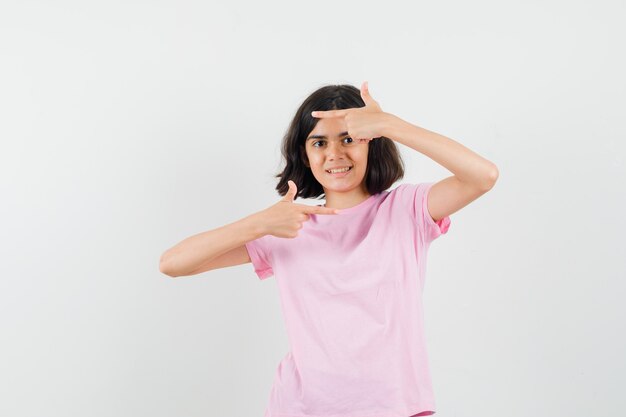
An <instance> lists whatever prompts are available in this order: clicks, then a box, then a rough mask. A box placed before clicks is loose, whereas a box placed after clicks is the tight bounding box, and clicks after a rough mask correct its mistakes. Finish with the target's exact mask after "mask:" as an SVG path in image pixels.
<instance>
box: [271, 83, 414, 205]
mask: <svg viewBox="0 0 626 417" xmlns="http://www.w3.org/2000/svg"><path fill="white" fill-rule="evenodd" d="M364 106H365V102H364V101H363V99H362V98H361V92H360V90H359V89H358V88H356V87H354V86H352V85H349V84H343V85H326V86H323V87H321V88H319V89H317V90H315V91H314V92H313V93H311V95H309V96H308V97H307V98H306V99H305V100H304V102H303V103H302V104H301V105H300V107H299V108H298V110H297V111H296V114H295V115H294V117H293V120H292V121H291V123H290V124H289V127H288V129H287V132H286V133H285V136H284V137H283V140H282V145H281V153H282V156H283V158H284V160H285V162H286V164H285V168H284V169H283V171H282V172H281V173H279V174H277V175H275V177H276V178H280V180H279V181H278V184H277V185H276V190H277V191H278V193H279V194H280V195H282V196H284V195H285V194H287V191H289V184H288V183H287V181H289V180H292V181H293V182H295V183H296V185H297V186H298V193H297V197H300V198H322V197H325V196H324V188H323V187H322V184H320V183H319V182H318V181H317V179H315V176H313V172H312V171H311V168H310V166H309V161H308V158H307V155H306V150H305V144H306V138H307V136H308V135H309V133H311V131H312V130H313V129H314V128H315V125H316V124H317V122H318V121H319V120H320V119H317V118H315V117H313V116H311V112H312V111H316V110H322V111H325V110H341V109H349V108H354V107H364ZM353 139H354V138H353ZM368 146H369V149H368V156H367V169H366V171H365V178H364V181H365V186H366V188H367V191H368V192H369V193H370V194H371V195H374V194H378V193H379V192H381V191H385V190H386V189H388V188H389V187H391V185H393V183H394V182H396V181H397V180H399V179H401V178H403V177H404V162H403V161H402V157H401V156H400V152H399V151H398V147H397V146H396V143H395V142H394V141H393V140H391V139H389V138H387V137H385V136H381V137H379V138H376V139H374V140H371V141H369V143H368Z"/></svg>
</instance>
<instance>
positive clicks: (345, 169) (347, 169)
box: [326, 167, 352, 174]
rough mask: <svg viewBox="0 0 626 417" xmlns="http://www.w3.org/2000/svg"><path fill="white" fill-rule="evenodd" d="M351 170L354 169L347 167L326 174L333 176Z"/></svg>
mask: <svg viewBox="0 0 626 417" xmlns="http://www.w3.org/2000/svg"><path fill="white" fill-rule="evenodd" d="M350 168H352V167H345V168H339V169H329V170H327V171H326V172H330V173H331V174H336V173H338V172H346V171H350Z"/></svg>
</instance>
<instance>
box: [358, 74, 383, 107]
mask: <svg viewBox="0 0 626 417" xmlns="http://www.w3.org/2000/svg"><path fill="white" fill-rule="evenodd" d="M361 98H362V99H363V102H365V105H366V106H367V107H373V108H375V109H378V110H380V106H379V105H378V102H377V101H376V100H374V98H373V97H372V95H371V94H370V86H369V82H367V81H364V82H363V84H361Z"/></svg>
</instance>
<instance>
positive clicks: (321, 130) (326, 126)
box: [307, 117, 348, 139]
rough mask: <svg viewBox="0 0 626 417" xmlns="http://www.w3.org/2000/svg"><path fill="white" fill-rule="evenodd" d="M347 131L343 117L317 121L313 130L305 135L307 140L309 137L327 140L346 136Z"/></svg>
mask: <svg viewBox="0 0 626 417" xmlns="http://www.w3.org/2000/svg"><path fill="white" fill-rule="evenodd" d="M347 130H348V129H347V126H346V121H345V119H344V118H343V117H332V118H328V119H319V121H318V122H317V124H316V125H315V128H313V130H311V132H309V134H308V135H307V138H310V137H311V136H317V137H320V136H325V137H326V138H327V139H333V138H338V137H340V136H343V135H345V134H347V132H346V131H347Z"/></svg>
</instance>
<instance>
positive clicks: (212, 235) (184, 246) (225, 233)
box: [160, 213, 265, 275]
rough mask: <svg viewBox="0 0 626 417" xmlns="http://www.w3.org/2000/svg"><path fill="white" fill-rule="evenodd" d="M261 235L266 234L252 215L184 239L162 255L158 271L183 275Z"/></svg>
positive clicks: (254, 215) (256, 218)
mask: <svg viewBox="0 0 626 417" xmlns="http://www.w3.org/2000/svg"><path fill="white" fill-rule="evenodd" d="M263 235H265V232H264V231H263V229H262V224H261V223H260V221H259V219H258V217H257V216H256V213H255V214H252V215H250V216H248V217H244V218H243V219H240V220H237V221H236V222H233V223H230V224H227V225H225V226H221V227H218V228H217V229H213V230H209V231H206V232H202V233H198V234H197V235H193V236H190V237H188V238H186V239H184V240H183V241H181V242H179V243H178V244H176V245H175V246H173V247H172V248H170V249H168V250H167V251H165V253H163V255H162V256H161V260H160V269H161V271H162V272H164V273H166V274H168V275H186V274H188V273H189V272H191V271H193V270H195V269H196V268H198V267H199V266H200V265H201V264H203V263H204V262H207V261H209V260H211V259H214V258H216V257H218V256H220V255H222V254H224V253H226V252H228V251H230V250H232V249H235V248H237V247H239V246H242V245H244V244H245V243H246V242H249V241H251V240H254V239H257V238H259V237H261V236H263Z"/></svg>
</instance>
